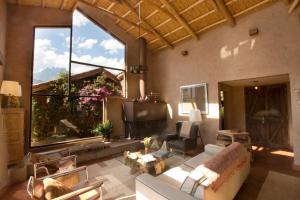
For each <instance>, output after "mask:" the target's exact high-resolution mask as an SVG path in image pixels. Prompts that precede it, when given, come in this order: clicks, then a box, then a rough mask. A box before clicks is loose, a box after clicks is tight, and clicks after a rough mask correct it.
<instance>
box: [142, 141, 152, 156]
mask: <svg viewBox="0 0 300 200" xmlns="http://www.w3.org/2000/svg"><path fill="white" fill-rule="evenodd" d="M143 143H144V147H145V154H148V152H149V148H150V146H151V137H145V138H144V141H143Z"/></svg>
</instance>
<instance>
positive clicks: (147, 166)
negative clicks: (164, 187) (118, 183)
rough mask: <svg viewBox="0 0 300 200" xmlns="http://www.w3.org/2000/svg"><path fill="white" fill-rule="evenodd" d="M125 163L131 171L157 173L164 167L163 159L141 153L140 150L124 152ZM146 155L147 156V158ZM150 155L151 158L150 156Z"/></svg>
mask: <svg viewBox="0 0 300 200" xmlns="http://www.w3.org/2000/svg"><path fill="white" fill-rule="evenodd" d="M123 156H124V161H125V165H128V166H130V168H131V173H136V172H138V171H139V172H141V173H149V174H154V175H158V174H161V173H162V172H163V171H164V169H165V162H164V160H163V159H160V158H156V157H154V156H152V155H151V154H146V155H143V154H142V153H141V152H132V153H130V152H128V151H126V152H124V155H123ZM146 156H149V158H147V157H146ZM150 157H151V158H150Z"/></svg>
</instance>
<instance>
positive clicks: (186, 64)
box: [149, 2, 300, 165]
mask: <svg viewBox="0 0 300 200" xmlns="http://www.w3.org/2000/svg"><path fill="white" fill-rule="evenodd" d="M299 12H300V9H299V8H298V9H297V10H296V11H295V12H294V13H293V14H292V15H290V16H288V14H287V7H286V6H285V5H284V4H283V3H282V2H278V3H275V4H274V5H272V6H270V7H268V8H266V9H264V10H261V11H258V12H256V13H253V14H251V15H249V16H246V17H243V18H240V19H238V20H237V25H236V27H234V28H232V27H230V26H228V25H223V26H221V27H218V28H216V29H214V30H211V31H209V32H207V33H203V34H202V35H201V37H200V38H201V39H200V40H199V41H195V40H189V41H186V42H183V43H182V44H180V45H178V46H177V47H176V48H175V49H174V50H170V49H166V50H163V51H161V52H158V53H156V54H154V55H153V56H152V63H151V67H150V69H149V80H151V81H150V89H151V90H153V91H157V92H160V93H161V94H162V98H163V99H164V100H165V101H166V102H167V103H169V104H170V106H171V107H172V110H173V118H172V119H171V118H170V117H169V119H168V122H169V123H168V126H169V129H174V128H175V122H176V121H177V120H186V119H188V118H187V117H184V116H179V115H178V109H177V108H178V103H179V87H180V86H181V85H189V84H196V83H201V82H206V83H208V101H209V108H210V110H209V114H208V115H207V116H203V117H204V123H203V129H204V137H205V139H204V140H205V142H207V143H208V142H209V143H214V142H215V132H216V130H217V129H218V128H219V113H218V82H221V81H229V80H237V79H248V78H254V77H262V76H272V75H277V74H286V73H287V74H289V76H290V87H291V107H292V109H291V110H292V124H293V130H292V133H293V144H294V151H295V164H298V165H299V164H300V123H299V120H300V97H299V101H297V99H296V97H297V95H296V92H295V89H300V56H299V53H300V37H299V35H300V23H299ZM252 27H258V28H259V30H260V34H259V35H258V36H256V37H250V36H249V35H248V30H249V28H252ZM182 50H188V51H189V55H188V56H186V57H183V56H181V53H180V52H181V51H182ZM299 91H300V90H299ZM299 96H300V94H299Z"/></svg>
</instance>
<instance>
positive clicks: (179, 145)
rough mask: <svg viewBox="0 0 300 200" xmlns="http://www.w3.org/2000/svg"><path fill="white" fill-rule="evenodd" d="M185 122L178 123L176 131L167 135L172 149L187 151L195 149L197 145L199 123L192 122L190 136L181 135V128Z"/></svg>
mask: <svg viewBox="0 0 300 200" xmlns="http://www.w3.org/2000/svg"><path fill="white" fill-rule="evenodd" d="M182 123H183V122H177V123H176V133H175V134H168V135H167V136H166V140H167V144H168V147H169V148H170V149H174V150H177V151H181V152H183V154H184V155H185V153H186V152H187V151H189V150H193V149H195V148H196V147H197V136H198V131H199V126H198V125H197V124H192V126H191V129H190V133H189V138H185V137H180V130H181V127H182Z"/></svg>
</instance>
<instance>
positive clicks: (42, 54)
mask: <svg viewBox="0 0 300 200" xmlns="http://www.w3.org/2000/svg"><path fill="white" fill-rule="evenodd" d="M34 51H35V52H34V55H35V57H34V73H37V72H40V71H42V70H44V69H46V68H53V67H56V68H64V69H68V68H69V52H63V53H59V52H57V49H55V48H54V47H53V46H52V43H51V41H50V40H48V39H36V40H35V48H34Z"/></svg>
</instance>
